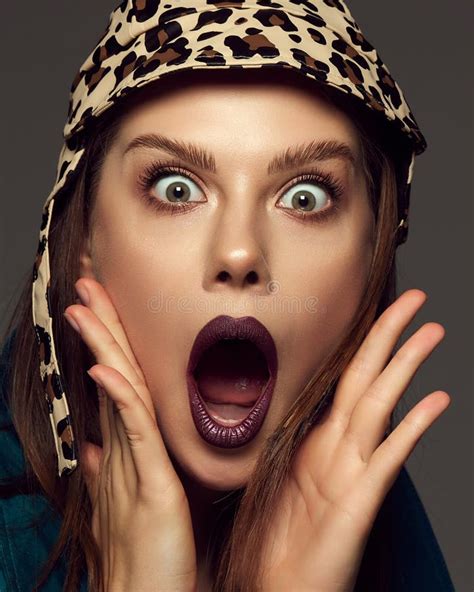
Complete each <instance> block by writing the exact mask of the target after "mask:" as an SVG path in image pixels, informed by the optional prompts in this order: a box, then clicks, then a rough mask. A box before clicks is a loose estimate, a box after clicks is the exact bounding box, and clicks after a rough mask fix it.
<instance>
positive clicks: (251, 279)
mask: <svg viewBox="0 0 474 592" xmlns="http://www.w3.org/2000/svg"><path fill="white" fill-rule="evenodd" d="M248 280H249V284H256V283H257V282H258V276H257V274H256V273H255V271H251V272H250V273H249V274H248Z"/></svg>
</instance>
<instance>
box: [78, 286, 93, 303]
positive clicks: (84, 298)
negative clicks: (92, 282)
mask: <svg viewBox="0 0 474 592" xmlns="http://www.w3.org/2000/svg"><path fill="white" fill-rule="evenodd" d="M76 292H77V293H78V294H79V298H80V299H81V302H82V304H84V305H85V306H89V302H90V298H89V292H88V291H87V289H86V288H85V287H84V286H83V285H81V284H79V285H78V286H76Z"/></svg>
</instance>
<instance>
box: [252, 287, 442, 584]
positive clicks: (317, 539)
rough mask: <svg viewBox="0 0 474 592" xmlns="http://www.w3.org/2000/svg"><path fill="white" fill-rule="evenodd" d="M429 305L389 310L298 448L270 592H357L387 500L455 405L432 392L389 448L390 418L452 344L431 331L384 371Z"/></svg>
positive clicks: (410, 297) (278, 522)
mask: <svg viewBox="0 0 474 592" xmlns="http://www.w3.org/2000/svg"><path fill="white" fill-rule="evenodd" d="M425 300H426V294H425V293H424V292H422V291H421V290H408V291H406V292H405V293H404V294H402V295H401V296H400V297H399V298H398V299H397V300H396V301H395V302H394V303H393V304H392V305H391V306H390V307H388V308H387V309H386V310H385V311H384V312H383V314H382V315H381V316H380V317H379V319H378V320H377V321H376V322H375V323H374V325H373V327H372V328H371V330H370V332H369V334H368V335H367V337H366V338H365V340H364V342H363V343H362V344H361V347H360V348H359V350H358V351H357V353H356V354H355V355H354V357H353V358H352V360H351V362H350V364H349V365H348V366H347V367H346V368H345V370H344V372H343V373H342V375H341V377H340V380H339V382H338V384H337V390H336V392H335V397H334V401H333V404H332V405H331V407H330V408H329V409H328V410H327V411H326V413H325V416H323V420H322V422H321V423H320V424H318V425H317V426H315V427H314V428H313V429H312V430H311V431H310V432H309V434H308V436H307V437H306V438H305V439H304V441H303V442H302V445H301V446H300V448H299V449H298V452H297V455H296V457H295V459H294V460H295V462H294V463H293V464H292V467H291V472H290V475H289V478H288V480H287V482H285V486H284V489H283V495H282V497H281V498H280V500H279V504H278V507H277V508H276V509H275V512H274V522H273V523H272V526H271V530H270V533H269V536H268V538H267V539H266V542H265V545H264V557H265V560H264V566H267V567H266V568H265V569H266V572H265V576H264V580H263V583H264V586H263V589H264V590H265V591H268V592H270V591H271V592H289V591H292V592H296V591H297V592H310V591H311V592H352V591H353V589H354V586H355V583H356V580H357V575H358V572H359V567H360V563H361V560H362V557H363V553H364V549H365V546H366V543H367V539H368V536H369V534H370V531H371V529H372V526H373V523H374V521H375V518H376V517H377V514H378V511H379V508H380V506H381V505H382V502H383V500H384V498H385V496H386V494H387V493H388V491H389V490H390V488H391V486H392V484H393V483H394V481H395V480H396V478H397V476H398V474H399V472H400V470H401V468H402V465H403V464H404V463H405V461H406V460H407V458H408V457H409V455H410V454H411V452H412V451H413V449H414V448H415V446H416V444H417V442H418V440H419V439H420V438H421V436H422V435H423V434H424V433H425V432H426V431H427V429H428V428H429V427H430V426H431V424H432V423H433V422H434V421H435V420H436V419H437V418H438V417H439V416H440V415H441V414H442V413H443V412H444V411H445V409H446V408H447V407H448V405H449V404H450V402H451V399H450V397H449V395H448V394H447V393H445V392H443V391H435V392H433V393H431V394H430V395H428V396H427V397H425V398H424V399H423V400H422V401H420V402H419V403H418V404H417V405H415V407H414V408H413V409H412V410H411V411H410V412H409V413H408V414H407V415H406V417H405V418H404V419H403V421H401V422H400V424H399V425H398V426H397V428H396V429H395V430H394V431H393V432H392V433H391V434H390V435H389V436H388V438H386V439H385V440H383V438H384V435H385V434H386V431H387V429H388V427H389V420H390V414H391V413H392V411H393V409H394V408H395V406H396V405H397V403H398V401H399V400H400V398H401V397H402V396H403V393H404V392H405V390H406V389H407V387H408V386H409V384H410V382H411V380H412V378H413V376H414V374H415V373H416V371H417V369H418V368H419V366H420V365H421V364H422V363H423V362H424V361H425V360H426V358H427V357H428V356H429V355H430V354H431V352H432V351H433V349H434V348H435V347H436V346H437V345H438V344H439V343H440V341H441V340H442V339H443V337H444V333H445V332H444V328H443V326H442V325H440V324H438V323H425V324H424V325H423V326H422V327H421V328H420V329H418V331H416V333H415V334H414V335H412V336H411V337H410V338H409V339H408V340H407V341H406V343H405V344H404V345H403V346H402V347H401V348H400V349H399V350H398V351H397V352H396V354H395V355H394V357H393V358H392V360H391V361H390V362H389V363H388V365H387V366H386V367H385V365H386V363H387V361H388V359H389V356H390V354H391V352H392V351H393V349H394V347H395V345H396V343H397V340H398V339H399V338H400V335H401V333H402V332H403V331H404V330H405V328H406V327H407V325H408V324H409V323H410V322H411V321H412V319H413V317H414V316H415V314H416V312H417V311H418V310H419V308H420V307H421V305H422V304H423V303H424V302H425Z"/></svg>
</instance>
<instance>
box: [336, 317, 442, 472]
mask: <svg viewBox="0 0 474 592" xmlns="http://www.w3.org/2000/svg"><path fill="white" fill-rule="evenodd" d="M444 335H445V330H444V328H443V326H442V325H440V324H439V323H426V324H425V325H423V326H422V327H421V328H420V329H419V330H418V331H417V332H416V333H415V334H414V335H412V336H411V337H410V339H408V341H407V342H406V343H405V344H404V345H403V346H402V347H401V348H400V349H399V350H398V351H397V352H396V354H395V355H394V357H393V358H392V360H391V361H390V363H389V364H388V366H387V367H386V368H385V370H384V371H383V372H382V373H381V374H380V375H379V376H378V378H377V379H376V380H375V381H374V382H373V384H371V385H370V386H369V388H368V389H367V391H366V392H365V393H364V394H363V395H362V397H360V399H359V400H358V402H357V404H356V406H355V408H354V411H353V413H352V415H351V418H350V420H349V423H348V425H347V429H346V432H345V434H344V436H345V438H346V439H348V440H349V441H350V442H351V443H352V444H354V445H355V446H356V447H357V450H358V452H359V455H360V457H361V458H362V459H363V460H364V462H368V460H369V459H370V457H371V455H372V453H373V452H374V450H375V449H376V448H377V447H378V445H379V444H380V442H381V441H382V439H383V436H384V433H385V431H386V429H387V427H388V423H389V420H390V414H391V413H392V411H393V409H394V408H395V406H396V405H397V403H398V401H399V400H400V398H401V397H402V395H403V393H404V392H405V391H406V389H407V388H408V386H409V385H410V382H411V380H412V379H413V376H414V375H415V373H416V372H417V370H418V368H419V367H420V365H421V364H422V363H423V362H424V361H425V360H426V359H427V358H428V357H429V355H430V354H431V353H432V351H433V350H434V349H435V347H436V346H437V345H438V344H439V343H440V342H441V341H442V340H443V338H444Z"/></svg>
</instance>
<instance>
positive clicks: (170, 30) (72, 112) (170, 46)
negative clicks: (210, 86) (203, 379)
mask: <svg viewBox="0 0 474 592" xmlns="http://www.w3.org/2000/svg"><path fill="white" fill-rule="evenodd" d="M275 66H279V67H284V68H293V69H296V70H298V71H300V72H301V73H303V74H304V75H306V76H308V77H309V78H311V79H313V80H317V81H318V82H322V83H325V84H327V85H329V86H331V87H334V88H337V89H340V91H342V92H343V93H347V94H350V95H353V96H354V97H357V98H358V99H359V100H360V101H362V103H363V104H365V105H366V107H367V108H368V109H370V110H371V111H372V112H378V113H381V114H382V116H384V118H386V120H388V121H389V122H391V124H390V125H392V129H396V130H398V132H399V134H401V135H402V136H403V137H404V138H405V139H408V142H407V145H408V146H410V148H409V151H408V154H409V155H408V157H407V160H406V169H405V173H404V177H403V183H402V188H401V190H400V189H399V197H398V212H399V225H398V227H397V229H396V231H397V239H396V241H397V242H396V244H397V245H399V244H401V243H403V242H404V241H405V240H406V237H407V232H408V206H409V195H410V184H411V180H412V175H413V164H414V158H415V155H418V154H420V153H421V152H423V151H424V150H425V148H426V141H425V139H424V137H423V135H422V133H421V132H420V130H419V128H418V125H417V123H416V122H415V119H414V117H413V115H412V113H411V111H410V108H409V106H408V104H407V102H406V100H405V98H404V96H403V94H402V91H401V89H400V87H399V86H398V84H397V83H396V82H395V80H394V79H393V78H392V76H391V75H390V73H389V71H388V69H387V67H386V66H385V65H384V63H383V62H382V60H381V59H380V56H379V55H378V53H377V51H376V50H375V49H374V47H372V45H371V44H370V43H369V42H368V41H367V40H366V39H365V38H364V37H363V35H362V32H361V30H360V28H359V27H358V25H357V24H356V23H355V21H354V19H353V18H352V16H351V14H350V12H349V10H348V8H347V6H346V5H345V3H344V2H343V1H342V0H314V1H313V2H311V1H309V0H275V1H271V0H254V1H253V2H247V1H246V0H239V1H235V2H229V1H224V0H222V1H219V0H197V1H196V0H194V1H193V2H190V1H189V0H186V1H180V2H175V1H174V0H167V1H166V2H164V3H161V2H160V1H159V0H124V1H123V2H122V3H121V4H120V5H119V6H118V7H117V8H116V9H115V10H113V11H112V12H111V14H110V17H109V23H108V26H107V27H106V30H105V32H104V34H103V35H102V37H101V39H100V40H99V42H98V43H97V45H96V47H95V48H94V49H93V51H92V52H91V53H90V55H89V56H88V57H87V59H86V60H85V62H84V63H83V64H82V66H81V67H80V69H79V72H78V73H77V75H76V77H75V79H74V81H73V83H72V87H71V94H70V102H69V112H68V118H67V122H66V124H65V127H64V144H63V147H62V150H61V153H60V155H59V162H58V166H57V174H56V180H55V184H54V187H53V189H52V191H51V193H50V194H49V195H48V197H47V198H46V201H45V204H44V209H43V217H42V223H41V229H40V233H39V245H38V251H37V255H36V260H35V263H34V266H33V279H32V311H33V322H34V327H35V332H36V338H37V342H38V346H39V352H40V373H41V379H42V382H43V389H44V396H45V398H46V402H47V405H48V410H49V419H50V423H51V429H52V431H53V437H54V442H55V446H56V453H57V459H58V474H59V476H62V475H68V474H70V473H71V472H72V471H73V470H74V469H75V468H76V466H77V463H78V460H77V454H78V449H77V448H78V447H77V443H76V442H75V440H74V433H73V428H72V422H71V416H70V413H69V407H68V404H67V399H66V393H65V392H64V389H63V385H62V380H61V375H60V371H59V365H58V360H57V357H56V348H55V343H54V336H53V327H52V314H51V310H52V309H51V305H50V299H49V288H50V268H49V251H48V231H49V227H50V222H51V217H52V212H53V207H54V203H55V196H56V195H57V194H58V192H59V190H62V191H61V196H62V195H63V194H66V195H67V192H66V191H64V190H65V188H66V187H68V186H69V184H70V183H71V180H72V179H74V177H75V175H74V172H75V171H76V170H78V169H79V166H78V165H79V163H80V162H81V158H82V156H83V154H84V152H85V145H86V138H87V132H88V130H89V129H91V127H93V126H94V123H95V122H96V120H97V118H98V117H99V116H100V115H101V114H102V113H103V112H104V111H106V110H107V109H108V108H109V107H111V106H112V105H114V104H115V103H117V102H118V101H120V100H121V98H122V97H125V96H126V95H128V94H129V93H130V91H132V90H133V89H134V88H139V87H141V86H143V85H145V84H147V83H148V82H150V81H153V80H156V79H158V78H160V77H161V76H163V75H165V74H167V73H168V72H174V71H178V70H184V69H186V68H188V69H189V68H191V69H197V68H204V69H205V68H240V69H241V68H246V67H247V68H254V67H259V68H262V67H275Z"/></svg>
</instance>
